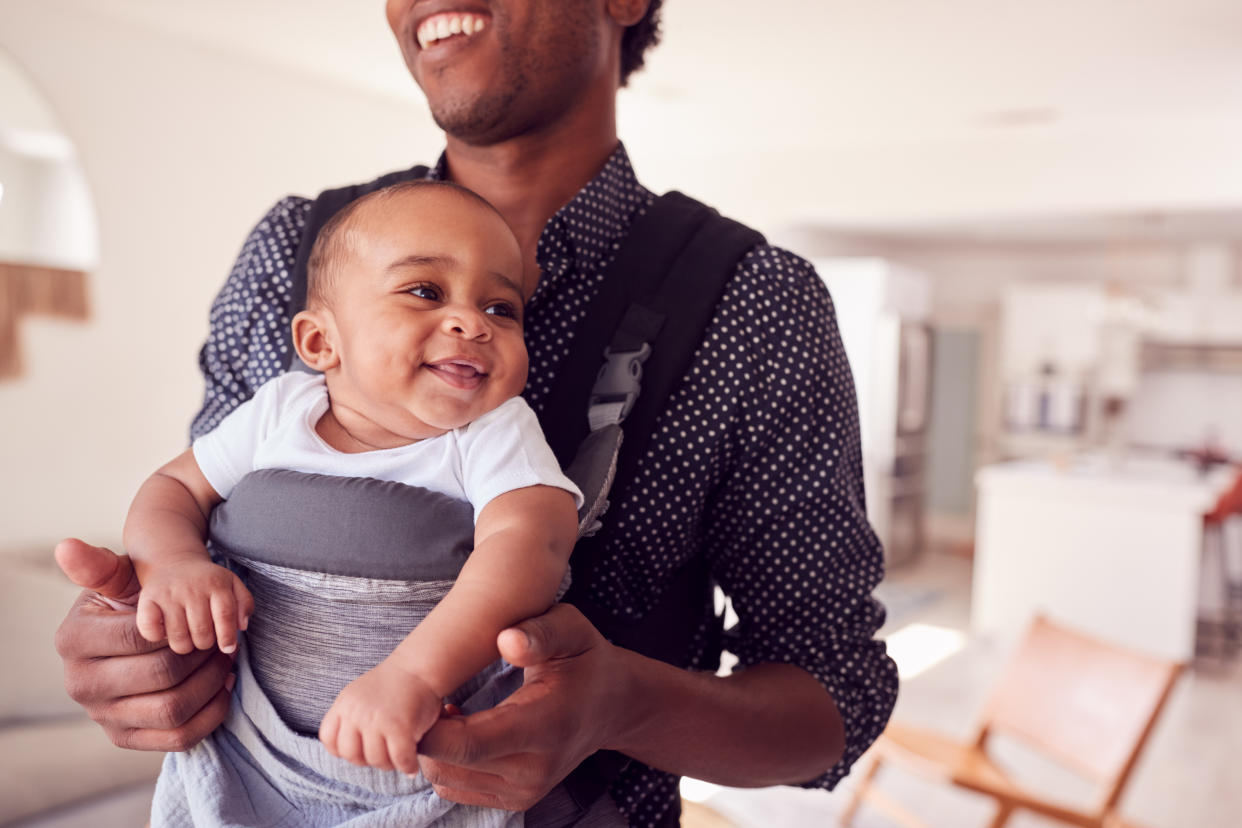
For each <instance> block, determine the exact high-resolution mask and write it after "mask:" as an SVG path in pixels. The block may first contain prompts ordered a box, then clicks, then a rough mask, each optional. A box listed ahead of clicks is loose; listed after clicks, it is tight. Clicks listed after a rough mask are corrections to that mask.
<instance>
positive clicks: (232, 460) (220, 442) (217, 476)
mask: <svg viewBox="0 0 1242 828" xmlns="http://www.w3.org/2000/svg"><path fill="white" fill-rule="evenodd" d="M285 376H289V375H285ZM282 379H283V377H277V378H276V379H274V380H272V381H271V382H268V383H265V384H264V385H263V386H262V387H260V388H259V390H258V391H257V392H256V393H255V395H254V396H253V397H251V398H250V399H248V400H246V401H245V402H244V403H242V404H241V405H239V406H237V407H236V408H234V409H233V410H232V411H231V412H229V414H228V415H227V416H225V418H224V419H223V420H221V421H220V423H219V425H217V426H216V427H215V428H214V429H212V430H211V431H209V432H207V433H206V434H204V435H203V436H201V437H199V438H198V439H197V440H195V441H194V444H193V446H192V449H193V451H194V460H195V462H196V463H198V467H199V469H200V470H201V471H202V472H203V477H205V478H207V482H208V483H210V484H211V488H213V489H215V490H216V494H218V495H220V497H221V498H223V499H225V500H227V499H228V497H229V495H230V494H232V492H233V487H234V486H236V485H237V482H238V481H239V480H241V479H242V478H243V477H245V476H246V475H247V474H249V473H250V472H251V471H253V470H254V457H255V453H256V451H257V450H258V447H259V443H260V441H261V440H262V439H263V437H264V436H265V435H266V434H267V433H269V431H270V430H271V427H272V425H273V424H274V422H275V418H276V413H277V411H278V409H279V406H280V400H281V397H282V391H283V390H284V389H283V388H282V386H283V385H285V383H283V382H282Z"/></svg>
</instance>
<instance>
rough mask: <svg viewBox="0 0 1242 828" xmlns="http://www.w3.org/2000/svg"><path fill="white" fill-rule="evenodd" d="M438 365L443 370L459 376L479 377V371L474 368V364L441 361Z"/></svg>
mask: <svg viewBox="0 0 1242 828" xmlns="http://www.w3.org/2000/svg"><path fill="white" fill-rule="evenodd" d="M436 367H437V368H439V369H440V370H441V371H444V372H446V373H449V374H454V375H456V376H459V377H477V376H478V375H479V372H478V371H476V370H475V369H474V366H471V365H464V364H462V363H460V362H441V363H440V364H439V365H437V366H436Z"/></svg>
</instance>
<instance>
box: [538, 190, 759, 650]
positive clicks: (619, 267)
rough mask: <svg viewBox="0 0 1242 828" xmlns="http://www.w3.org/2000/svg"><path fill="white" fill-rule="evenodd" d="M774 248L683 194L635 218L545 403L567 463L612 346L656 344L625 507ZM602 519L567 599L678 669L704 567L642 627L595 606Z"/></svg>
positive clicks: (627, 456) (622, 486) (584, 428)
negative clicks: (679, 391)
mask: <svg viewBox="0 0 1242 828" xmlns="http://www.w3.org/2000/svg"><path fill="white" fill-rule="evenodd" d="M763 243H764V238H763V236H762V235H760V234H759V233H757V232H756V231H754V230H751V229H750V228H749V227H746V226H745V225H742V224H739V223H738V222H735V221H733V220H731V219H727V218H724V217H723V216H721V215H720V214H719V213H717V212H716V211H715V210H713V209H712V208H710V207H707V206H706V205H704V204H701V203H700V202H698V201H695V200H694V199H692V198H690V197H688V196H685V195H682V194H681V193H678V192H670V193H667V194H666V195H663V196H661V197H659V198H657V199H656V200H655V202H654V203H653V204H652V205H651V207H650V209H648V210H647V212H646V213H645V214H644V215H642V216H640V217H639V218H638V219H637V220H635V222H634V224H633V225H632V227H631V229H630V232H629V234H628V236H627V237H626V241H625V243H624V245H623V247H622V248H621V250H620V251H619V252H618V253H617V257H616V259H614V260H613V263H612V264H611V265H610V266H609V269H608V271H607V273H606V275H605V278H604V283H603V285H602V286H601V287H600V292H599V294H598V295H597V296H596V298H595V300H594V302H593V303H592V304H591V307H590V309H589V310H588V311H587V317H586V319H584V320H583V322H582V323H581V324H579V326H578V328H577V334H576V336H575V339H574V347H573V350H572V351H571V352H570V353H569V355H568V356H567V357H566V361H565V362H564V363H563V364H562V365H561V366H560V368H559V370H558V373H557V380H556V384H555V385H554V386H553V389H552V392H551V394H550V395H549V397H548V401H547V403H546V404H545V405H544V406H543V414H542V415H541V418H540V419H541V424H542V426H543V430H544V434H546V435H547V436H548V440H549V442H550V443H551V445H552V448H553V450H554V451H555V452H556V455H557V458H558V459H559V460H560V461H561V464H562V465H567V464H568V462H569V460H571V459H572V458H573V455H574V451H575V449H576V447H577V446H578V445H579V444H580V443H581V442H582V440H583V439H584V438H585V436H586V434H587V433H588V425H587V418H586V416H585V414H584V412H585V411H586V410H587V408H588V405H589V402H590V398H591V394H592V388H593V384H594V382H595V379H596V376H597V375H598V374H599V373H600V371H601V369H600V364H601V361H603V360H604V353H605V349H611V350H612V351H617V350H622V351H637V350H639V349H640V348H641V346H642V345H643V344H647V345H649V346H650V348H651V358H650V359H649V360H648V361H647V362H646V363H645V364H644V365H643V367H642V374H641V387H642V391H641V393H640V394H639V395H638V399H637V401H636V402H635V403H634V407H633V409H632V410H631V411H630V413H629V415H628V417H627V418H626V420H625V423H624V425H623V428H624V431H625V439H624V440H623V441H622V444H621V455H620V458H619V460H618V464H617V477H616V482H615V483H614V484H613V492H612V495H611V496H610V499H611V500H612V501H613V502H618V501H619V500H620V499H622V498H624V497H625V496H626V490H627V489H628V488H629V486H630V484H631V483H632V480H633V476H634V469H635V467H636V466H637V464H638V461H639V459H640V458H642V456H643V455H644V454H645V453H646V450H647V444H648V442H649V440H650V437H651V433H652V432H653V431H654V429H655V426H656V420H657V418H658V417H659V415H660V414H661V413H662V412H663V411H664V409H665V407H666V405H667V402H668V398H669V396H670V394H671V393H672V392H673V390H674V389H675V388H676V386H677V384H678V383H680V382H681V381H682V379H683V378H684V377H685V375H686V373H687V371H689V369H690V365H691V362H692V360H693V358H694V354H695V352H696V351H697V350H698V347H699V344H700V343H701V342H702V339H703V334H704V332H705V330H706V329H707V326H708V323H709V322H710V321H711V319H712V315H713V314H714V312H715V309H716V305H717V304H719V302H720V297H721V295H722V294H723V292H724V288H725V285H726V284H727V283H728V281H729V280H730V279H731V278H732V277H733V274H734V273H735V272H736V271H737V265H738V262H739V261H740V260H741V258H742V257H743V256H744V255H745V254H746V253H747V252H748V251H749V250H752V249H753V248H755V247H756V246H758V245H760V244H763ZM603 523H604V526H603V529H602V530H601V531H600V532H599V533H598V534H596V535H595V536H593V537H590V538H585V539H583V540H580V541H579V542H578V545H577V546H576V547H575V548H574V554H573V558H572V560H571V563H572V566H573V570H574V586H573V587H572V588H571V590H570V593H569V597H568V598H567V599H566V600H568V601H570V602H572V603H574V604H575V606H577V607H578V608H579V609H581V610H582V611H583V612H584V613H585V614H586V615H587V616H588V617H589V618H590V619H591V620H592V621H593V622H595V624H596V626H597V627H599V629H600V631H601V632H602V633H604V635H606V636H607V637H608V638H609V639H610V640H611V641H613V642H614V643H616V644H619V645H621V646H624V647H626V648H627V649H632V650H636V651H637V652H640V653H643V654H644V655H648V656H651V657H653V658H659V659H661V660H662V661H667V662H669V663H673V664H679V663H680V662H681V661H682V660H684V658H685V656H686V653H687V652H688V650H689V647H690V644H691V637H692V636H693V634H694V632H695V631H696V628H697V626H698V622H699V618H700V616H699V613H700V612H701V611H702V608H703V606H704V595H705V592H706V590H707V589H708V577H707V570H706V565H705V563H703V562H696V563H694V564H691V565H690V566H688V567H686V568H684V569H685V570H686V571H683V572H682V573H681V574H680V575H679V576H678V578H677V579H676V580H675V581H674V583H673V586H672V587H670V588H669V589H668V590H667V591H666V595H665V596H664V597H662V598H661V599H660V600H659V601H657V604H656V606H655V608H654V609H653V610H652V611H651V612H650V613H648V614H647V615H646V616H644V618H643V619H641V620H639V621H630V620H626V619H622V618H618V617H616V616H613V615H612V614H611V613H609V612H607V611H605V610H603V609H602V608H600V607H597V606H595V605H594V604H593V603H592V602H591V601H590V600H589V598H588V597H587V595H586V591H587V590H586V587H587V586H588V585H589V584H590V582H591V579H592V576H593V574H594V572H595V570H596V569H597V568H598V566H599V564H600V559H601V556H602V551H603V549H604V548H605V547H606V546H607V544H608V541H609V539H610V537H611V536H612V531H611V529H610V522H609V520H608V516H607V515H605V516H604V521H603Z"/></svg>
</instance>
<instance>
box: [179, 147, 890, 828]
mask: <svg viewBox="0 0 1242 828" xmlns="http://www.w3.org/2000/svg"><path fill="white" fill-rule="evenodd" d="M443 164H444V162H443V159H441V163H440V165H439V166H438V167H437V168H435V169H434V170H433V171H432V173H431V175H432V176H435V177H440V175H441V174H442V172H443V169H444V166H443ZM652 199H653V196H652V194H651V193H650V192H649V191H647V190H645V189H644V188H643V187H642V186H641V185H639V184H638V182H637V180H636V179H635V177H634V173H633V171H632V169H631V168H630V164H629V159H628V157H627V156H626V154H625V150H624V149H623V148H621V147H618V149H617V151H616V153H614V155H613V156H612V158H611V159H610V160H609V162H608V164H607V165H606V166H605V168H604V169H603V170H602V171H601V172H600V174H599V175H598V176H596V178H595V179H593V180H592V181H591V183H590V184H588V185H587V187H585V188H584V189H583V190H582V191H581V192H580V193H579V194H578V195H577V196H576V197H575V198H574V199H573V201H571V202H570V203H569V204H568V205H566V206H565V207H564V208H562V209H561V210H560V211H559V212H558V213H557V214H556V216H554V217H553V219H552V220H551V221H550V222H549V223H548V225H547V227H546V228H545V229H544V232H543V234H542V236H541V237H540V240H539V249H538V261H539V265H540V268H541V270H542V271H543V276H542V278H541V280H540V283H539V286H538V288H537V290H536V292H535V295H534V297H533V298H532V299H531V302H530V305H529V307H528V309H527V328H526V338H527V346H528V349H529V351H530V362H531V370H530V380H529V382H528V385H527V388H526V392H525V395H526V397H527V399H528V400H529V401H530V403H531V405H532V407H534V408H535V409H536V411H538V410H540V408H541V407H542V404H543V403H544V401H545V399H546V397H547V394H548V392H549V390H550V388H551V386H552V383H553V381H554V380H555V377H556V371H557V368H558V366H559V365H560V362H561V360H562V359H563V358H564V357H565V355H566V354H567V353H568V352H569V349H570V348H571V347H572V345H573V332H574V329H575V328H576V327H577V325H578V324H579V323H580V322H581V321H582V318H583V317H584V316H585V314H586V311H587V308H588V306H589V304H590V302H591V300H592V299H593V298H594V296H595V294H596V293H597V291H598V289H599V286H600V283H601V281H602V278H603V273H604V269H605V268H606V266H607V265H608V264H609V263H610V262H611V261H612V259H613V257H614V256H615V254H616V251H617V249H618V248H619V246H620V244H621V241H622V240H623V239H624V237H625V234H626V232H627V231H628V229H629V226H630V224H631V223H632V221H633V220H634V218H635V217H637V216H638V215H640V214H641V213H642V212H643V211H645V209H646V207H647V206H648V205H649V204H650V203H651V201H652ZM309 205H310V203H309V202H308V201H306V200H304V199H295V198H287V199H285V200H283V201H281V202H280V203H279V204H277V205H276V207H274V208H273V209H272V211H271V212H270V213H268V215H267V216H266V217H265V218H264V219H263V220H262V221H261V222H260V223H259V224H258V226H256V228H255V230H254V231H253V233H252V234H251V236H250V238H249V239H248V240H247V242H246V244H245V246H244V247H243V248H242V252H241V256H240V257H239V259H238V261H237V265H236V266H235V267H234V269H233V273H232V275H231V276H230V277H229V280H228V282H227V283H226V285H225V287H224V289H223V290H222V291H221V292H220V295H219V297H218V298H217V299H216V302H215V304H214V305H213V308H212V328H211V334H210V338H209V340H208V343H207V344H206V345H205V346H204V348H203V351H202V356H201V358H200V364H201V367H202V369H203V373H204V375H205V376H206V378H207V396H206V399H205V402H204V407H203V411H202V412H201V413H200V414H199V416H198V417H197V418H196V420H195V423H194V433H195V434H198V433H201V432H203V431H206V430H210V429H211V428H212V427H214V425H215V424H216V423H217V422H218V421H219V420H220V418H222V417H223V416H224V414H225V413H227V411H228V410H231V409H232V407H233V406H235V405H237V404H238V403H239V402H241V401H242V400H243V399H246V398H249V396H250V395H251V394H252V393H253V390H254V389H255V388H257V387H258V386H259V385H260V384H262V382H264V381H265V380H266V379H268V378H269V377H270V376H272V375H274V374H275V373H277V372H279V370H280V368H281V365H282V364H283V360H284V349H285V347H287V346H286V345H285V342H286V334H285V329H286V327H287V325H288V319H289V316H290V313H289V308H288V307H287V303H288V295H289V271H290V269H291V267H292V262H293V259H294V256H295V255H296V252H297V241H298V238H299V237H300V235H301V228H302V227H303V226H304V225H305V222H306V217H307V214H308V212H309ZM614 500H615V502H614V505H613V507H612V509H611V510H610V511H609V513H608V515H607V519H609V520H612V521H615V522H616V526H615V533H614V534H613V536H612V538H613V540H612V544H611V546H610V547H609V549H608V550H607V553H606V555H605V557H606V562H605V563H604V565H603V566H601V567H600V570H599V571H598V572H597V574H596V579H595V581H594V583H592V584H591V591H592V597H593V598H594V599H595V600H596V601H597V602H599V603H600V604H601V605H603V606H605V607H607V608H609V609H611V610H612V611H613V612H616V613H618V614H625V615H630V616H634V617H641V615H642V614H644V613H645V612H646V611H647V610H648V608H649V607H650V606H651V605H652V604H653V603H654V601H655V600H656V599H657V598H658V597H659V595H660V592H661V590H662V589H663V587H664V586H665V585H666V584H667V582H668V579H669V577H670V576H671V575H672V574H673V573H674V572H675V571H676V570H677V568H678V567H679V566H680V565H681V564H683V563H684V562H686V561H688V560H689V559H691V558H693V557H694V556H697V555H706V556H707V559H708V560H709V562H710V565H711V571H712V574H713V577H714V578H715V580H716V581H717V582H718V583H719V584H720V585H721V587H722V588H723V589H724V590H725V592H726V593H727V594H728V595H729V596H730V599H731V601H732V604H733V607H734V609H735V611H736V612H737V614H738V616H739V619H740V623H739V625H738V627H737V628H736V629H734V630H732V631H731V632H730V633H729V634H728V635H727V640H726V646H727V648H728V649H729V650H730V651H731V652H733V653H734V654H735V655H737V657H738V659H739V662H740V665H741V666H742V667H745V666H748V665H752V664H757V663H761V662H786V663H792V664H796V665H798V666H800V667H802V668H803V669H805V670H807V671H808V672H810V673H811V674H812V675H814V676H815V677H816V678H817V679H818V680H819V681H820V682H821V683H822V684H823V685H824V686H825V687H826V688H827V689H828V690H829V692H831V694H832V696H833V698H834V699H835V701H836V703H837V706H838V707H839V709H840V711H841V715H842V718H843V719H844V722H845V732H846V734H847V745H846V752H845V756H844V757H843V758H842V760H841V761H840V762H839V763H838V764H837V765H836V766H835V767H833V768H832V769H830V770H829V771H828V772H827V773H826V774H824V775H823V776H821V777H819V778H818V779H815V780H812V781H811V782H808V783H805V786H806V787H826V788H831V787H833V786H835V785H836V783H837V782H838V781H839V780H840V779H841V778H842V777H843V776H844V775H845V774H846V773H847V772H848V770H849V768H850V765H851V764H852V763H853V762H854V761H855V760H856V759H857V758H858V756H860V755H861V754H862V752H863V751H864V750H865V749H866V747H867V746H868V745H870V744H871V742H872V741H873V740H874V739H875V737H876V736H877V735H878V734H879V732H880V731H881V730H882V729H883V727H884V724H885V722H886V721H887V719H888V715H889V713H890V711H891V709H892V706H893V703H894V701H895V699H896V693H897V677H896V670H895V668H894V665H893V663H892V661H891V660H890V659H889V658H888V657H887V656H886V655H885V651H884V645H883V644H882V643H880V642H876V641H873V640H872V637H873V635H874V633H875V631H876V630H877V629H878V628H879V626H880V625H881V623H882V622H883V618H884V611H883V608H882V607H881V606H880V605H879V604H878V603H876V602H875V601H874V600H873V599H872V598H871V597H870V593H871V591H872V589H874V587H875V585H876V584H877V583H878V582H879V580H880V578H881V576H882V574H883V563H882V554H881V551H880V547H879V543H878V541H877V540H876V537H875V535H874V533H873V532H872V531H871V529H870V526H869V525H868V524H867V521H866V518H865V514H866V510H865V507H864V501H863V487H862V472H861V458H860V443H859V433H858V420H857V412H856V404H855V397H854V386H853V381H852V379H851V377H850V373H849V366H848V363H847V361H846V359H845V353H844V351H843V349H842V347H841V342H840V337H839V335H838V333H837V329H836V322H835V319H834V316H833V309H832V304H831V301H830V299H829V298H828V293H827V291H826V290H825V288H824V287H823V284H822V282H821V281H820V280H819V279H818V278H817V276H816V275H815V272H814V270H813V269H812V268H811V266H810V265H809V264H808V263H806V262H805V261H803V260H802V259H799V258H798V257H796V256H793V255H792V254H790V253H788V252H786V251H783V250H779V249H777V248H774V247H770V246H762V247H760V248H757V249H756V250H754V251H752V252H751V253H750V254H748V255H747V256H746V257H745V258H744V259H743V261H742V262H740V263H739V266H738V270H737V273H736V274H735V275H734V277H733V279H732V280H731V281H730V283H729V285H728V287H727V289H726V291H725V294H724V296H723V298H722V300H721V303H720V305H719V307H718V308H717V310H716V315H715V318H714V319H713V321H712V323H711V324H710V326H709V327H708V330H707V332H706V334H705V338H704V341H703V344H702V345H701V346H700V349H699V351H698V353H697V354H696V356H695V359H694V363H693V367H692V369H691V371H690V373H689V375H688V376H687V377H686V378H685V380H684V382H683V383H682V385H681V386H680V387H679V388H678V389H677V391H676V392H675V393H674V394H673V396H672V397H671V399H670V401H669V406H668V408H667V409H666V410H665V412H664V413H663V414H662V415H661V417H660V419H659V421H658V422H657V426H656V433H655V434H654V435H653V437H652V439H651V441H650V443H649V444H648V449H647V453H646V455H645V457H644V458H643V459H642V460H641V462H640V463H639V464H638V467H637V470H636V473H635V478H634V480H633V482H632V483H631V484H630V485H629V486H628V487H626V488H625V489H624V494H623V493H622V491H620V490H614ZM714 623H715V622H714V617H713V616H712V614H711V609H710V607H704V608H703V624H702V625H701V628H700V630H699V634H698V636H697V638H696V643H695V645H694V647H693V652H692V653H690V654H689V655H688V658H687V661H686V665H687V666H690V667H692V668H699V669H714V668H715V666H716V664H717V660H718V658H719V651H718V649H717V648H713V647H711V646H710V641H711V640H712V636H711V635H709V630H710V629H711V628H712V626H713V624H714ZM611 793H612V796H613V798H614V799H615V800H616V802H617V803H618V805H619V806H620V807H621V809H622V810H623V811H624V812H625V814H626V816H627V818H628V819H629V821H630V824H631V825H636V826H637V825H653V826H654V825H658V824H661V821H662V820H663V819H664V818H666V816H667V812H668V810H669V808H671V807H676V806H677V802H678V792H677V780H676V777H673V776H671V775H669V774H665V773H661V772H659V771H655V770H652V769H650V768H648V767H646V766H644V765H640V764H638V763H632V764H631V765H630V767H629V768H627V770H626V771H625V772H624V773H623V774H622V776H621V778H620V779H618V780H617V782H616V783H614V785H613V787H612V790H611Z"/></svg>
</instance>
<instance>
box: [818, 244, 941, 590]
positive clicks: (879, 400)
mask: <svg viewBox="0 0 1242 828" xmlns="http://www.w3.org/2000/svg"><path fill="white" fill-rule="evenodd" d="M814 264H815V268H816V270H817V271H818V273H819V275H820V277H821V278H822V279H823V280H824V283H825V284H826V285H827V286H828V291H829V293H830V294H831V295H832V300H833V305H834V307H835V309H836V316H837V326H838V327H839V329H840V331H841V339H842V342H843V343H844V345H845V352H846V355H847V357H848V358H849V363H850V371H851V373H852V374H853V376H854V386H855V389H856V391H857V394H858V419H859V426H860V429H861V432H862V455H863V476H864V481H865V485H866V490H867V517H868V519H869V520H870V521H871V525H872V526H873V527H874V528H875V531H876V533H877V534H878V535H879V537H880V540H881V542H883V544H884V550H885V560H886V562H887V563H888V564H890V565H900V564H903V563H907V562H909V561H912V560H914V559H915V558H917V557H918V556H919V554H920V553H921V552H922V550H923V545H924V538H925V535H924V519H925V513H926V503H927V496H926V471H927V454H928V413H929V408H930V400H931V342H932V338H931V328H930V324H929V321H930V316H931V284H930V280H929V279H928V277H927V275H926V274H924V273H921V272H919V271H917V270H914V269H911V268H908V267H903V266H902V265H900V264H897V263H895V262H892V261H888V260H885V259H878V258H848V259H847V258H834V259H820V260H817V261H815V262H814Z"/></svg>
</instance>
